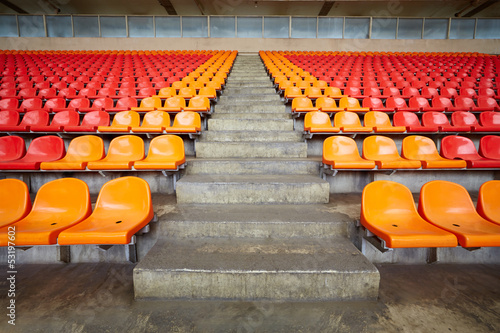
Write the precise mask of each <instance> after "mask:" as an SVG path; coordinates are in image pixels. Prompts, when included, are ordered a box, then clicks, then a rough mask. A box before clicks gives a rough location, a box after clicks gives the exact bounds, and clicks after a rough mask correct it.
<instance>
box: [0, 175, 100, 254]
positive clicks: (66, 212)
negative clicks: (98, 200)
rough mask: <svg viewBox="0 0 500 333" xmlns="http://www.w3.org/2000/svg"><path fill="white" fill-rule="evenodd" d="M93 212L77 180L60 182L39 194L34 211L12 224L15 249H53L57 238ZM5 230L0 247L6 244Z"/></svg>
mask: <svg viewBox="0 0 500 333" xmlns="http://www.w3.org/2000/svg"><path fill="white" fill-rule="evenodd" d="M91 212H92V205H91V203H90V194H89V188H88V186H87V184H85V183H84V182H83V181H81V180H79V179H76V178H61V179H57V180H53V181H51V182H49V183H46V184H45V185H43V186H42V187H40V189H39V190H38V192H37V194H36V198H35V201H34V202H33V208H32V209H31V211H30V212H29V213H28V215H27V216H26V217H24V218H23V219H21V220H19V221H18V222H16V223H15V227H16V241H15V243H16V246H32V245H53V244H57V237H58V236H59V233H60V232H61V231H63V230H64V229H67V228H69V227H71V226H73V225H75V224H77V223H79V222H81V221H82V220H84V219H85V218H87V217H88V216H89V215H90V213H91ZM7 228H8V227H4V228H3V229H0V246H6V245H7V244H8V234H7Z"/></svg>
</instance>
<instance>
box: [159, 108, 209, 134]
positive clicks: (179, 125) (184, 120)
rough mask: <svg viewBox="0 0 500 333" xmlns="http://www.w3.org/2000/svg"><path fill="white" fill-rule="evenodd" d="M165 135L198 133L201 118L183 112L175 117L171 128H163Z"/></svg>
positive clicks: (189, 112)
mask: <svg viewBox="0 0 500 333" xmlns="http://www.w3.org/2000/svg"><path fill="white" fill-rule="evenodd" d="M165 132H167V133H199V132H201V117H200V115H199V114H198V113H196V112H192V111H183V112H179V113H177V114H176V115H175V118H174V123H173V125H172V127H167V128H165Z"/></svg>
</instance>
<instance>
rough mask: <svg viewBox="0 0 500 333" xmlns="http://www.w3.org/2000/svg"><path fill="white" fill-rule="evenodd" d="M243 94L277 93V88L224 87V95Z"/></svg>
mask: <svg viewBox="0 0 500 333" xmlns="http://www.w3.org/2000/svg"><path fill="white" fill-rule="evenodd" d="M243 94H276V89H274V88H273V87H265V88H252V87H250V88H245V87H239V88H231V87H227V88H226V89H224V96H235V95H243Z"/></svg>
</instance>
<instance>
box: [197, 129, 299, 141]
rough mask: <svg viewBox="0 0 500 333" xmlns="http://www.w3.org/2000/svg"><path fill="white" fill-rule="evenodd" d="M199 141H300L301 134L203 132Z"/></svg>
mask: <svg viewBox="0 0 500 333" xmlns="http://www.w3.org/2000/svg"><path fill="white" fill-rule="evenodd" d="M200 141H201V142H203V141H216V142H240V141H275V142H282V141H293V142H299V141H302V133H301V132H292V131H251V132H250V131H204V132H203V133H202V134H201V137H200Z"/></svg>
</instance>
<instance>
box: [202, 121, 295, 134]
mask: <svg viewBox="0 0 500 333" xmlns="http://www.w3.org/2000/svg"><path fill="white" fill-rule="evenodd" d="M208 130H210V131H243V130H247V131H293V120H292V119H279V120H275V119H208Z"/></svg>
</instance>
